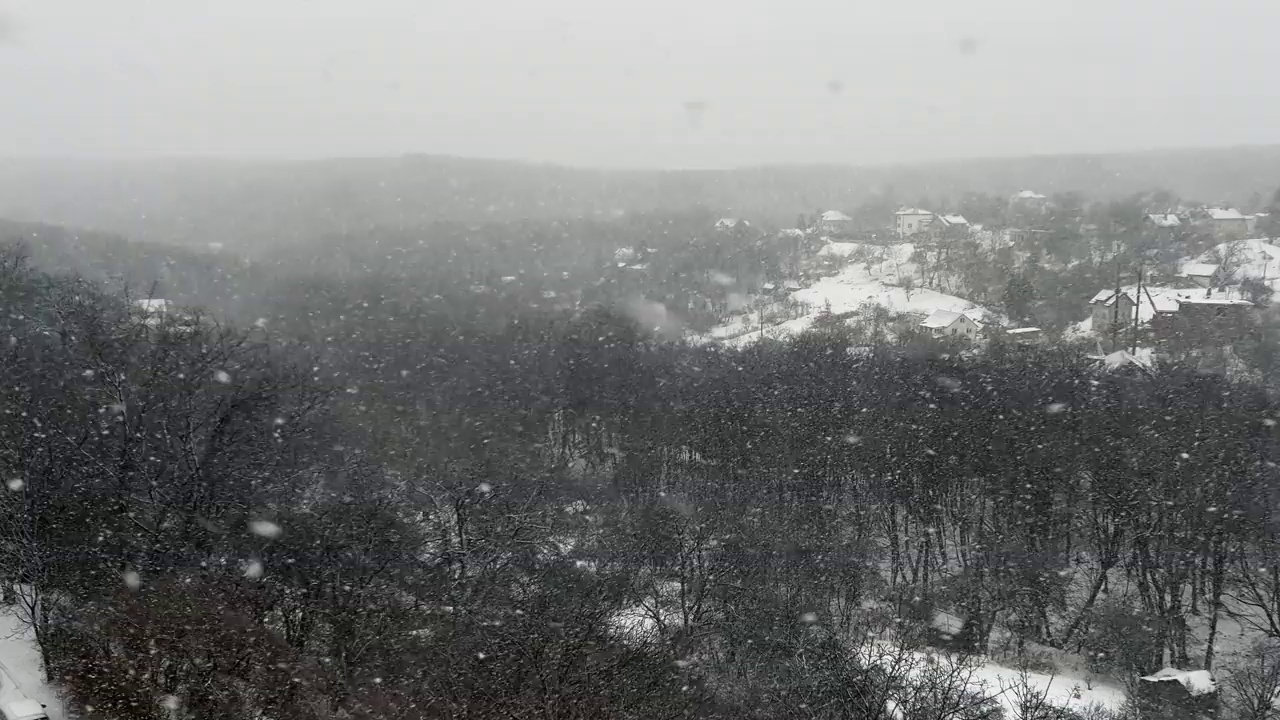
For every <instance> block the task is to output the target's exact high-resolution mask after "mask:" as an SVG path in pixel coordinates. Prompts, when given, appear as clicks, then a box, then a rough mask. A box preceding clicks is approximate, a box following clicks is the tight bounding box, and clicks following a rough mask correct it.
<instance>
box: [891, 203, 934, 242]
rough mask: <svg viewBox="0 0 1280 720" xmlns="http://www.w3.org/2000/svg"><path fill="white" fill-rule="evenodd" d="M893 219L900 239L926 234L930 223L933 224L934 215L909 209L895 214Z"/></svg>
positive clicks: (912, 208) (925, 211)
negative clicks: (919, 233) (920, 233)
mask: <svg viewBox="0 0 1280 720" xmlns="http://www.w3.org/2000/svg"><path fill="white" fill-rule="evenodd" d="M893 219H894V230H896V231H897V233H898V237H907V236H908V235H915V234H916V233H918V232H924V230H925V229H926V228H928V227H929V223H931V222H933V213H932V212H931V211H929V210H922V209H920V208H914V207H908V208H902V209H901V210H899V211H898V212H896V213H894V214H893Z"/></svg>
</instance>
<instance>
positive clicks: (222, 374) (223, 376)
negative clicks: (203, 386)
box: [213, 370, 231, 385]
mask: <svg viewBox="0 0 1280 720" xmlns="http://www.w3.org/2000/svg"><path fill="white" fill-rule="evenodd" d="M213 379H214V380H217V381H218V382H220V383H222V384H223V385H226V384H228V383H230V382H231V374H230V373H228V372H227V371H226V370H219V371H217V372H215V373H214V374H213Z"/></svg>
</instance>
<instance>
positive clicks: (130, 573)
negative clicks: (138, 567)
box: [121, 570, 142, 591]
mask: <svg viewBox="0 0 1280 720" xmlns="http://www.w3.org/2000/svg"><path fill="white" fill-rule="evenodd" d="M121 577H122V578H124V586H125V587H127V588H129V589H130V590H135V591H136V590H137V589H138V588H141V587H142V576H141V575H139V574H138V573H137V572H136V571H134V570H125V571H124V572H123V573H122V574H121Z"/></svg>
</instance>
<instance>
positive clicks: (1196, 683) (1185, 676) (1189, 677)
mask: <svg viewBox="0 0 1280 720" xmlns="http://www.w3.org/2000/svg"><path fill="white" fill-rule="evenodd" d="M1142 680H1143V681H1144V682H1176V683H1179V684H1180V685H1182V687H1184V688H1186V689H1187V692H1188V693H1189V694H1190V695H1191V696H1192V697H1200V696H1201V695H1209V694H1211V693H1213V692H1216V691H1217V689H1218V684H1217V683H1216V682H1214V680H1213V673H1211V672H1209V671H1208V670H1174V669H1173V668H1165V669H1163V670H1161V671H1160V672H1158V673H1155V674H1153V675H1147V676H1146V677H1144V678H1142Z"/></svg>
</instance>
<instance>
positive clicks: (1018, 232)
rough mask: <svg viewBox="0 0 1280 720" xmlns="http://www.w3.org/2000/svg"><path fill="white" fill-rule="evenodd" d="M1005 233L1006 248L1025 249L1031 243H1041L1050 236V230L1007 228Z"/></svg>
mask: <svg viewBox="0 0 1280 720" xmlns="http://www.w3.org/2000/svg"><path fill="white" fill-rule="evenodd" d="M1003 232H1004V244H1005V246H1006V247H1009V246H1012V247H1025V246H1026V245H1028V244H1030V243H1037V242H1039V241H1040V240H1042V239H1044V237H1045V236H1046V235H1048V234H1049V231H1048V230H1038V229H1036V228H1005V229H1004V231H1003Z"/></svg>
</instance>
